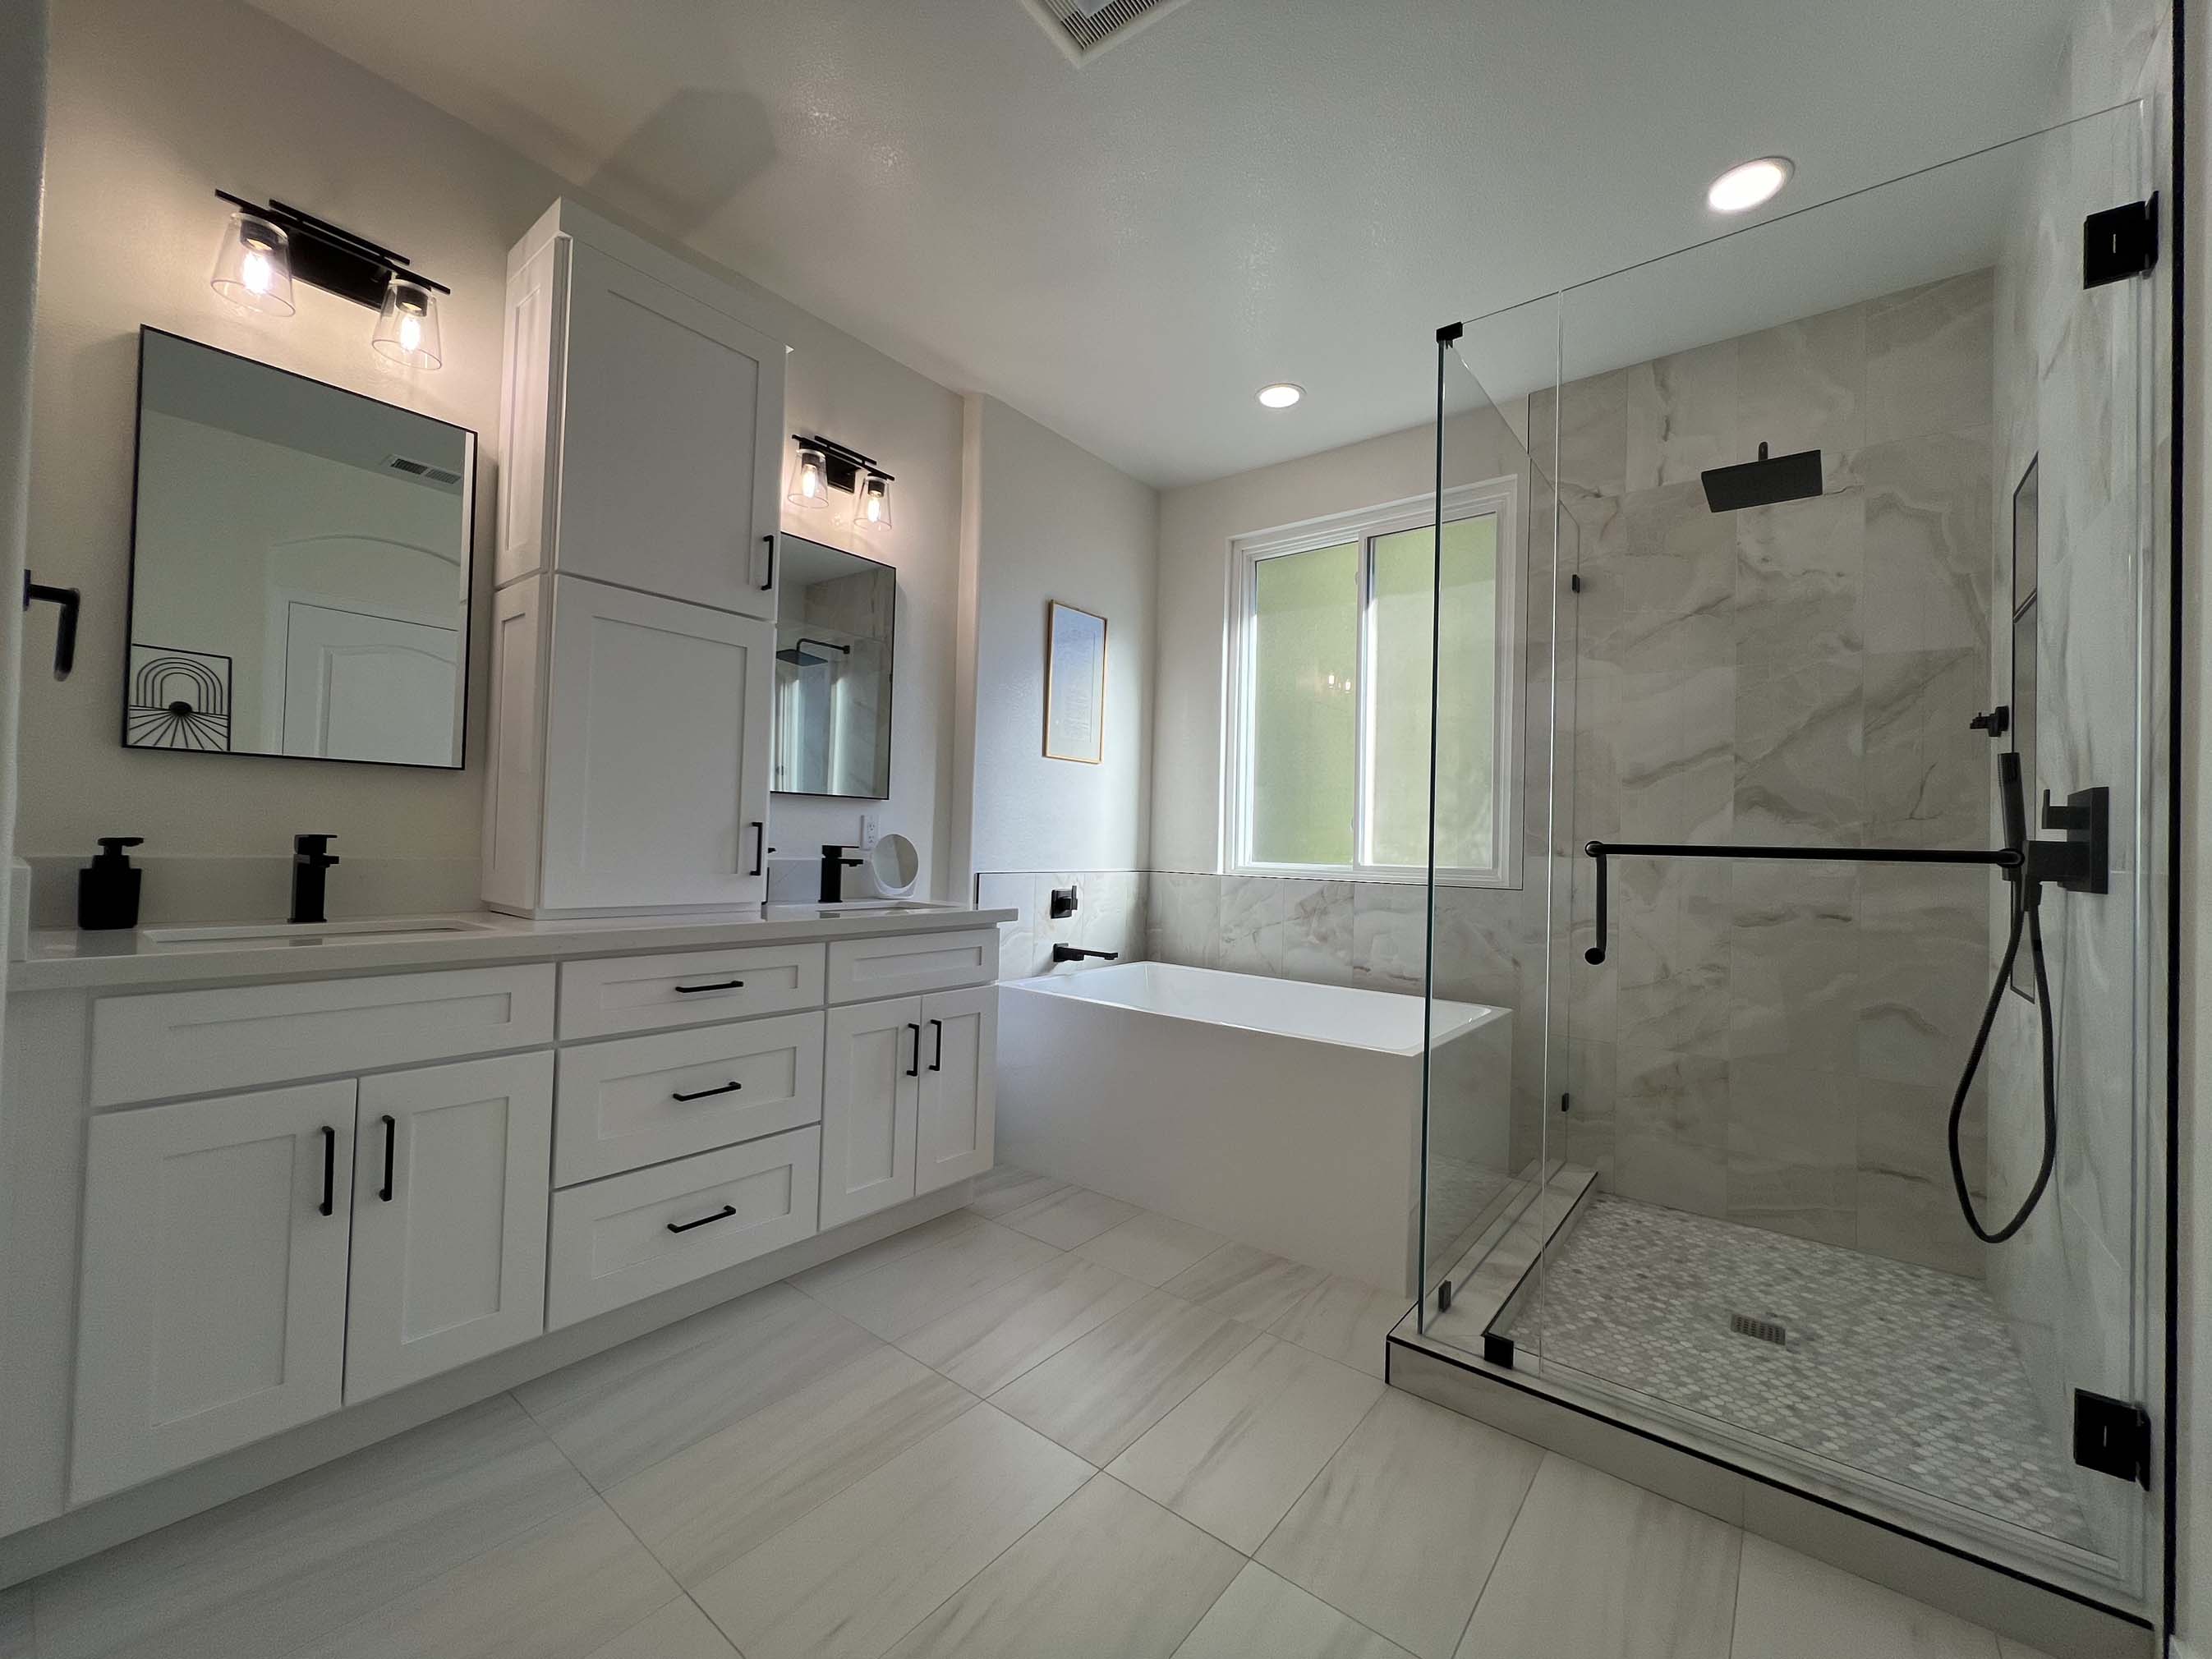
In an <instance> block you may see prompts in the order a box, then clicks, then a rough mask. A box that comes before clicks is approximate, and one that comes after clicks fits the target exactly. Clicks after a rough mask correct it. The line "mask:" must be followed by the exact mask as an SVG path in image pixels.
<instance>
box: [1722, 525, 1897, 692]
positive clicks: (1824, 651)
mask: <svg viewBox="0 0 2212 1659" xmlns="http://www.w3.org/2000/svg"><path fill="white" fill-rule="evenodd" d="M1732 516H1733V517H1734V518H1735V544H1736V574H1735V611H1734V617H1735V660H1736V663H1737V665H1739V666H1742V665H1747V664H1763V663H1787V662H1796V661H1802V660H1803V659H1806V658H1808V657H1838V656H1847V655H1849V654H1850V653H1852V652H1855V651H1857V650H1859V649H1860V648H1861V647H1862V645H1863V639H1862V635H1861V631H1860V630H1861V604H1862V590H1863V584H1864V574H1865V529H1866V524H1865V499H1864V496H1863V493H1862V492H1861V491H1860V490H1858V489H1842V490H1838V491H1837V492H1836V493H1834V494H1832V495H1816V496H1814V497H1813V498H1811V499H1810V500H1808V501H1781V502H1778V503H1776V504H1775V505H1774V506H1772V507H1750V508H1747V509H1746V510H1745V511H1743V512H1741V513H1735V514H1733V515H1732Z"/></svg>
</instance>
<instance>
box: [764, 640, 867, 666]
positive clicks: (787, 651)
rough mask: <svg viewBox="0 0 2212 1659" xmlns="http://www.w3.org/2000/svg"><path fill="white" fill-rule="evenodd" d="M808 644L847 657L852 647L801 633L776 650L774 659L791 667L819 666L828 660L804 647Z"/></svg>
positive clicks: (851, 651)
mask: <svg viewBox="0 0 2212 1659" xmlns="http://www.w3.org/2000/svg"><path fill="white" fill-rule="evenodd" d="M810 645H818V646H820V647H822V648H823V650H824V651H835V652H837V653H840V654H841V655H843V656H848V657H849V656H851V655H852V654H853V647H851V646H849V645H839V644H837V643H836V641H832V640H817V639H809V638H807V637H806V636H805V635H800V636H799V638H798V639H796V640H794V641H792V642H791V644H789V645H787V646H786V647H784V648H783V649H782V650H781V651H779V652H777V653H775V659H776V660H777V661H778V662H787V663H789V664H790V665H792V666H793V668H819V667H820V666H821V665H823V663H825V662H828V661H829V658H827V657H817V656H816V655H815V654H814V653H812V652H811V651H809V650H808V649H807V648H806V647H808V646H810Z"/></svg>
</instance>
